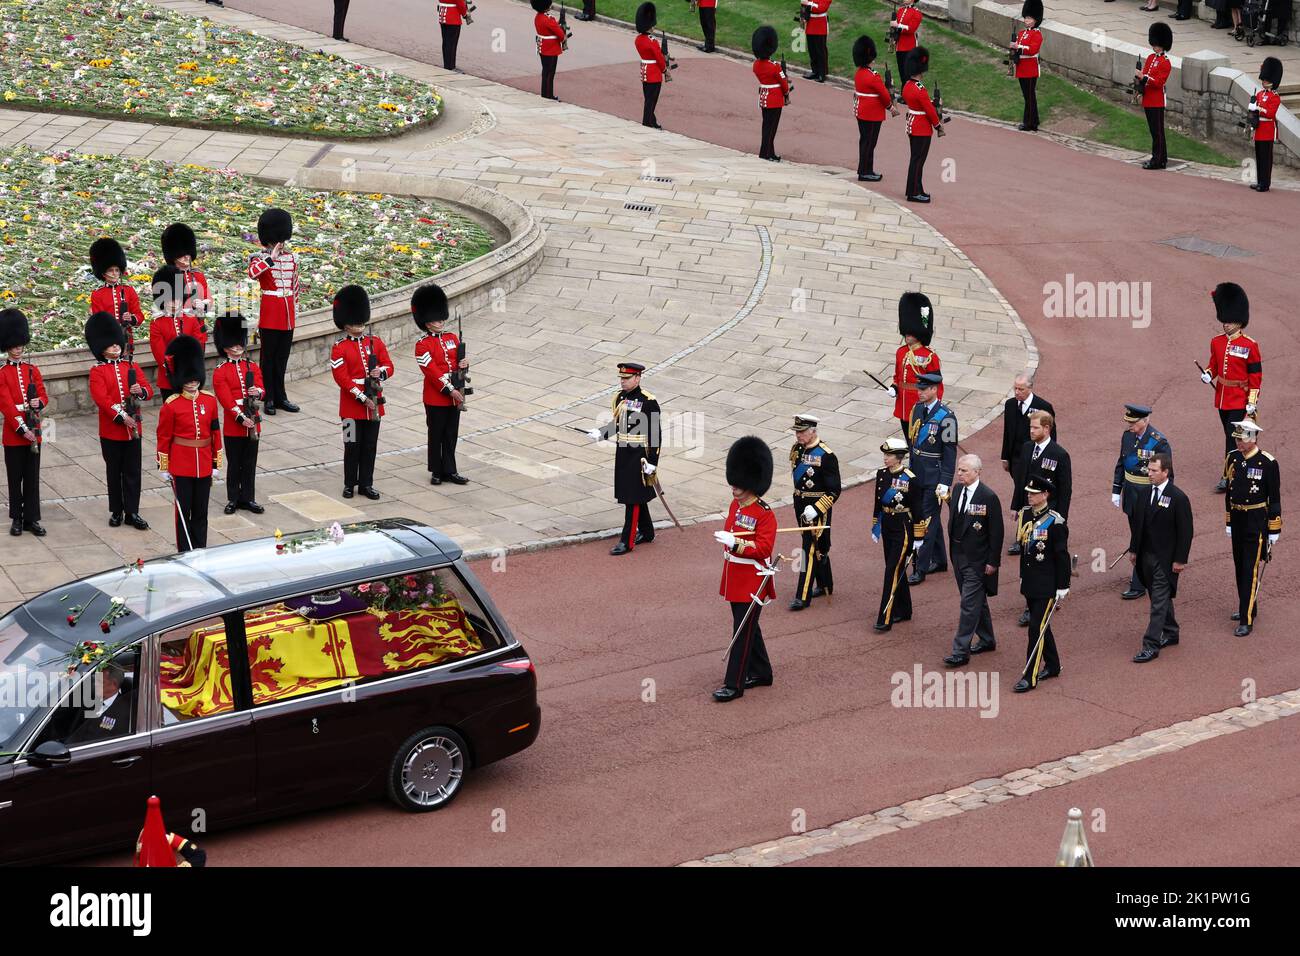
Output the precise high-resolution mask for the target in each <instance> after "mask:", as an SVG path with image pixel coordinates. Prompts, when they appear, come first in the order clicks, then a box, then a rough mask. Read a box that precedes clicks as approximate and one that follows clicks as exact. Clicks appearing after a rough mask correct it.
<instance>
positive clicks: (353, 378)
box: [330, 285, 393, 501]
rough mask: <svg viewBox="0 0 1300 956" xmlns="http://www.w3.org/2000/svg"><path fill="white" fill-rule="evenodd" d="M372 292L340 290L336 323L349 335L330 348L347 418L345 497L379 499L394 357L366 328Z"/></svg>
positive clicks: (342, 415) (336, 298)
mask: <svg viewBox="0 0 1300 956" xmlns="http://www.w3.org/2000/svg"><path fill="white" fill-rule="evenodd" d="M369 322H370V296H368V295H367V294H366V290H365V289H363V288H361V286H359V285H345V286H344V287H343V288H341V289H339V291H338V292H336V293H335V294H334V324H335V326H337V327H338V330H339V331H340V332H342V333H343V338H341V339H339V340H338V341H337V342H335V343H334V349H333V351H331V352H330V370H331V371H332V372H333V373H334V381H335V383H336V384H337V385H338V387H339V418H340V419H342V422H343V497H344V498H351V497H352V496H353V489H354V488H356V487H358V486H360V488H361V493H362V494H363V495H365V496H366V497H367V498H369V499H370V500H371V501H374V500H375V499H377V498H378V497H379V492H378V491H376V490H375V487H374V486H375V454H376V452H377V451H378V448H379V423H380V421H381V420H382V419H383V417H384V382H386V381H388V379H390V378H392V377H393V363H392V360H391V359H389V357H388V348H387V347H386V346H385V345H384V342H383V340H382V339H380V338H377V337H376V336H373V335H368V334H367V333H366V325H367V324H368V323H369Z"/></svg>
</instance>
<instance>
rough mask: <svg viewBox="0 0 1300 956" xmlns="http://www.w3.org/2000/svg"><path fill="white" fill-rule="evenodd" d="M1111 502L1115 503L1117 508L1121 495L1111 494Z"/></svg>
mask: <svg viewBox="0 0 1300 956" xmlns="http://www.w3.org/2000/svg"><path fill="white" fill-rule="evenodd" d="M1110 503H1111V504H1113V505H1114V506H1115V507H1116V508H1118V507H1120V497H1119V495H1111V496H1110Z"/></svg>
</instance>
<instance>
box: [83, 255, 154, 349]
mask: <svg viewBox="0 0 1300 956" xmlns="http://www.w3.org/2000/svg"><path fill="white" fill-rule="evenodd" d="M90 271H91V272H92V273H94V275H95V278H96V279H98V280H99V281H100V282H102V283H104V284H103V285H102V286H100V287H99V288H98V289H96V290H95V291H94V292H92V293H90V311H91V313H95V312H107V313H108V314H109V315H111V316H113V319H114V321H116V322H118V323H119V324H120V325H121V326H122V333H123V335H124V336H125V337H126V345H125V346H124V352H123V354H124V355H125V356H126V357H127V358H128V359H130V358H134V357H135V329H136V328H138V327H139V326H141V325H144V311H143V310H142V309H141V308H140V296H138V295H137V294H136V291H135V289H133V288H131V286H129V285H127V284H126V283H125V282H124V281H122V280H123V278H124V277H125V275H126V251H125V250H124V249H123V248H122V247H121V245H119V244H118V242H117V240H116V239H109V238H108V237H107V236H105V237H104V238H102V239H96V240H95V241H94V242H92V243H91V244H90Z"/></svg>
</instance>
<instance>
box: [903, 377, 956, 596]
mask: <svg viewBox="0 0 1300 956" xmlns="http://www.w3.org/2000/svg"><path fill="white" fill-rule="evenodd" d="M942 383H943V373H942V372H924V373H922V374H921V375H918V376H917V379H916V390H917V401H916V404H915V405H913V406H912V418H911V421H910V422H909V424H908V427H907V436H908V441H909V442H910V443H911V457H912V470H913V471H914V472H915V473H916V477H917V480H918V481H920V483H921V490H922V494H921V515H920V517H921V519H923V520H924V519H932V520H930V522H929V524H928V525H927V529H926V533H925V541H924V542H923V544H922V545H921V549H920V550H919V551H918V552H917V557H916V565H915V569H914V571H913V573H912V576H911V577H909V578H908V579H907V583H908V584H912V585H916V584H920V583H921V582H923V581H924V580H925V576H926V575H927V574H934V573H936V572H940V571H947V570H948V552H947V549H946V548H945V547H944V542H943V527H942V526H943V522H942V521H939V520H933V519H936V518H937V516H938V514H939V509H940V507H941V505H942V503H943V502H944V501H946V500H948V497H949V494H948V489H949V488H950V487H951V486H952V476H953V472H954V471H955V470H956V468H957V416H956V415H954V414H953V411H952V409H951V408H949V407H948V406H947V405H945V404H944V403H943V402H941V401H939V398H938V394H937V392H938V388H939V386H940V385H941V384H942Z"/></svg>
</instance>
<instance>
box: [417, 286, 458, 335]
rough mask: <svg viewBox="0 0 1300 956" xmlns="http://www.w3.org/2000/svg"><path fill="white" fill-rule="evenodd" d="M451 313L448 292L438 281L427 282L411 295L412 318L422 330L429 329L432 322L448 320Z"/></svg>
mask: <svg viewBox="0 0 1300 956" xmlns="http://www.w3.org/2000/svg"><path fill="white" fill-rule="evenodd" d="M449 313H450V310H449V309H448V308H447V293H445V292H443V291H442V286H440V285H438V284H437V283H434V282H426V283H425V284H424V285H422V286H420V288H418V289H416V290H415V294H414V295H412V296H411V318H413V319H414V320H415V327H416V328H417V329H419V330H420V331H421V332H427V331H429V330H428V329H427V328H426V326H427V325H428V324H429V323H430V322H446V321H447V316H448V314H449Z"/></svg>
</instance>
